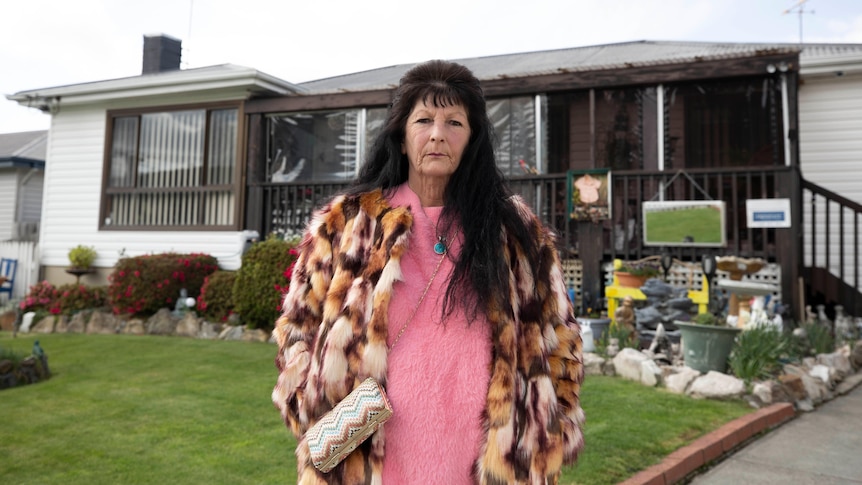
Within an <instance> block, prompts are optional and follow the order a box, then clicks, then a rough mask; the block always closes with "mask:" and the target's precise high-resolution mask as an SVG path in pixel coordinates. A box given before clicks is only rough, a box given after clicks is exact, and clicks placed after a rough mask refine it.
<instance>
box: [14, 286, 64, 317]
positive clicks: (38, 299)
mask: <svg viewBox="0 0 862 485" xmlns="http://www.w3.org/2000/svg"><path fill="white" fill-rule="evenodd" d="M56 299H57V289H56V288H54V285H52V284H51V283H48V282H47V281H40V282H38V283H36V284H35V285H32V286H30V292H29V293H27V296H25V297H24V299H23V300H21V303H20V304H19V305H18V306H19V307H20V308H21V311H22V312H36V311H39V310H45V311H49V309H50V307H51V304H52V303H53V302H54V301H55V300H56Z"/></svg>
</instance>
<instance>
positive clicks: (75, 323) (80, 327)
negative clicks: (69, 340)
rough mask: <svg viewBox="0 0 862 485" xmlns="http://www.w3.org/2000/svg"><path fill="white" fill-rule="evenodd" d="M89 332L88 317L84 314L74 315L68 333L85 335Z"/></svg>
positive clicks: (67, 328) (67, 329)
mask: <svg viewBox="0 0 862 485" xmlns="http://www.w3.org/2000/svg"><path fill="white" fill-rule="evenodd" d="M86 331H87V315H85V314H84V312H78V313H76V314H74V315H72V319H71V320H69V325H68V326H67V327H66V332H68V333H84V332H86Z"/></svg>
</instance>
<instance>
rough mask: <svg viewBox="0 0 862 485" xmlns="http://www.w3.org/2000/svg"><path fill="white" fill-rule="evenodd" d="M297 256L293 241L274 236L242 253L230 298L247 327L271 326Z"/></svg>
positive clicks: (288, 284) (279, 307)
mask: <svg viewBox="0 0 862 485" xmlns="http://www.w3.org/2000/svg"><path fill="white" fill-rule="evenodd" d="M296 257H297V252H296V241H283V240H281V239H277V238H274V237H270V238H268V239H267V240H266V241H262V242H259V243H256V244H254V245H253V246H252V247H251V248H249V250H248V251H246V253H245V254H244V255H243V257H242V267H241V268H240V269H239V271H237V275H236V282H234V285H233V301H234V305H235V306H236V312H237V313H239V315H240V318H241V319H242V321H243V323H245V324H246V325H247V326H248V327H250V328H272V327H273V324H274V323H275V320H276V319H277V318H278V316H279V314H280V312H281V303H282V300H283V299H284V294H285V293H287V289H288V287H289V286H290V277H291V275H292V273H293V265H294V263H295V261H296Z"/></svg>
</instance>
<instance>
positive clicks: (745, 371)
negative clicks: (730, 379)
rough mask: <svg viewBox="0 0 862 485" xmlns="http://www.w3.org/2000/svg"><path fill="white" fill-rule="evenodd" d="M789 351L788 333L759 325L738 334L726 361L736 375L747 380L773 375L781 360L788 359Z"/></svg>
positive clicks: (779, 367) (790, 343)
mask: <svg viewBox="0 0 862 485" xmlns="http://www.w3.org/2000/svg"><path fill="white" fill-rule="evenodd" d="M791 353H792V342H791V340H790V337H789V336H788V335H786V334H785V333H784V332H782V331H781V330H780V329H778V328H775V327H772V326H767V325H759V326H756V327H753V328H749V329H746V330H744V331H743V332H741V333H740V334H739V336H738V337H737V338H736V342H735V343H734V346H733V350H732V351H731V354H730V358H729V360H728V363H729V365H730V370H731V371H732V372H733V374H734V375H735V376H736V377H738V378H740V379H742V380H744V381H745V382H747V383H750V382H751V381H752V380H756V379H769V378H771V377H774V376H776V375H777V374H778V372H779V371H780V370H781V366H782V359H787V358H789V357H790V354H791Z"/></svg>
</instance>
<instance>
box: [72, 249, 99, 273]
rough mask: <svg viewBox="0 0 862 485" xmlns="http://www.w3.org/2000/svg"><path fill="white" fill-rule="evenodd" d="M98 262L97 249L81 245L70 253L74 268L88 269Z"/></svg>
mask: <svg viewBox="0 0 862 485" xmlns="http://www.w3.org/2000/svg"><path fill="white" fill-rule="evenodd" d="M94 261H96V248H94V247H92V246H84V245H83V244H79V245H77V246H75V247H74V248H72V249H71V250H70V251H69V262H70V263H72V267H73V268H80V269H88V268H89V267H90V266H92V265H93V262H94Z"/></svg>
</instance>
